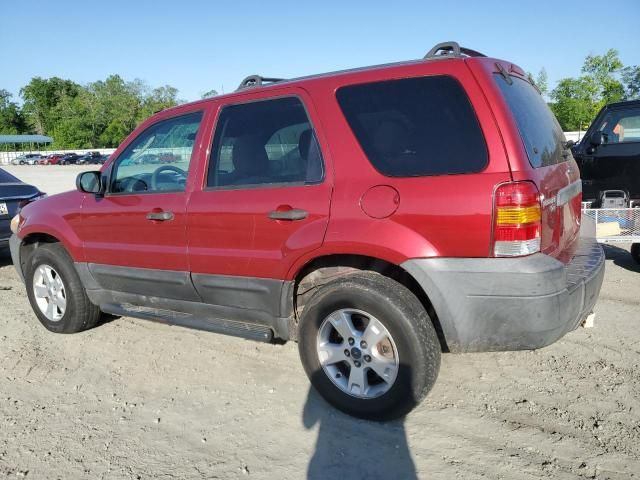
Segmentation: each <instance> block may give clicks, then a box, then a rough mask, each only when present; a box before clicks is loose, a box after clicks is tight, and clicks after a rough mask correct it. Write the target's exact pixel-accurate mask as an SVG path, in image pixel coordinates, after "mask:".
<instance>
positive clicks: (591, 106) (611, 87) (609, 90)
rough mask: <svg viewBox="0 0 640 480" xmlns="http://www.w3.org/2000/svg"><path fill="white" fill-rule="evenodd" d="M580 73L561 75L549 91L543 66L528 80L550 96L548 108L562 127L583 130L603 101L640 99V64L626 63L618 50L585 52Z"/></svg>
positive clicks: (568, 129)
mask: <svg viewBox="0 0 640 480" xmlns="http://www.w3.org/2000/svg"><path fill="white" fill-rule="evenodd" d="M580 73H581V75H580V76H578V77H569V78H563V79H561V80H560V81H558V84H557V85H556V87H555V88H554V89H553V90H551V91H549V89H548V84H547V73H546V71H545V69H544V68H543V69H542V70H540V72H539V73H538V75H537V76H535V77H534V76H533V75H531V74H529V79H530V80H531V81H532V82H533V83H534V84H535V85H536V86H537V87H538V89H539V90H540V91H541V93H542V94H543V95H544V96H545V97H546V96H548V99H549V102H548V103H549V107H550V108H551V110H552V111H553V113H554V114H555V116H556V118H557V119H558V122H560V126H561V127H562V129H563V130H564V131H565V132H566V131H575V130H585V129H586V128H587V127H588V126H589V124H590V123H591V122H592V121H593V119H594V118H595V116H596V115H597V113H598V111H599V110H600V109H601V108H602V107H603V106H604V105H606V104H608V103H612V102H619V101H622V100H637V99H640V66H638V65H633V66H625V65H624V64H623V63H622V61H621V60H620V57H619V54H618V51H617V50H614V49H609V50H607V52H606V53H605V54H604V55H587V57H586V58H585V59H584V63H583V65H582V69H581V71H580Z"/></svg>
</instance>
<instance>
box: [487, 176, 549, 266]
mask: <svg viewBox="0 0 640 480" xmlns="http://www.w3.org/2000/svg"><path fill="white" fill-rule="evenodd" d="M493 209H494V210H493V219H494V220H493V221H494V225H493V256H494V257H518V256H522V255H531V254H532V253H536V252H539V251H540V233H541V230H542V223H541V218H542V208H541V205H540V192H538V188H537V187H536V185H535V184H534V183H532V182H510V183H504V184H502V185H499V186H498V187H497V188H496V191H495V193H494V207H493Z"/></svg>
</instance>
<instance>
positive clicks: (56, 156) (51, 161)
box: [40, 153, 63, 165]
mask: <svg viewBox="0 0 640 480" xmlns="http://www.w3.org/2000/svg"><path fill="white" fill-rule="evenodd" d="M62 157H63V155H62V154H61V153H51V154H49V155H47V156H46V157H43V158H41V159H40V165H57V164H58V163H59V162H60V159H61V158H62Z"/></svg>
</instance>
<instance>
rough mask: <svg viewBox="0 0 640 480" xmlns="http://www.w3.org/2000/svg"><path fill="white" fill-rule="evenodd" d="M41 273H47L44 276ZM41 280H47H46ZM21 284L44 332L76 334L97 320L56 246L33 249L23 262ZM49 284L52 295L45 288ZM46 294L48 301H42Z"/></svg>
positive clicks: (94, 308) (96, 311)
mask: <svg viewBox="0 0 640 480" xmlns="http://www.w3.org/2000/svg"><path fill="white" fill-rule="evenodd" d="M48 269H50V270H51V271H48ZM45 272H48V274H47V275H44V273H45ZM44 277H49V280H48V281H47V280H45V278H44ZM52 279H53V280H52ZM25 284H26V287H27V296H28V297H29V303H31V308H33V311H34V312H35V314H36V316H37V317H38V320H40V323H42V325H44V326H45V328H46V329H47V330H50V331H52V332H55V333H76V332H81V331H83V330H87V329H89V328H92V327H94V326H95V325H96V324H97V323H98V321H99V320H100V309H99V308H98V307H97V306H95V305H94V304H92V303H91V301H90V300H89V298H88V297H87V294H86V292H85V290H84V287H83V285H82V283H81V282H80V277H78V273H77V272H76V269H75V267H74V266H73V261H72V259H71V257H70V256H69V254H68V253H67V251H66V250H65V249H64V247H63V246H62V245H61V244H59V243H46V244H42V245H41V246H39V247H38V248H36V249H35V250H34V252H33V254H32V255H31V256H30V257H29V259H28V260H27V265H26V268H25ZM52 284H53V285H54V288H55V289H56V290H57V291H56V293H55V294H54V293H52V290H49V287H47V285H52ZM34 285H36V287H35V289H37V290H38V292H39V293H38V294H36V291H35V289H34ZM60 285H62V288H60ZM45 291H46V294H43V292H45ZM46 295H48V298H44V296H46ZM60 297H63V298H64V303H65V304H66V305H64V308H62V307H60V305H59V304H62V302H61V300H60ZM51 298H54V299H55V300H51ZM56 302H57V303H56ZM52 303H54V305H51V304H52ZM45 305H46V306H47V307H48V306H49V305H51V307H52V308H51V309H48V308H47V307H45ZM49 313H51V315H49V317H48V316H47V315H48V314H49ZM51 317H53V318H51Z"/></svg>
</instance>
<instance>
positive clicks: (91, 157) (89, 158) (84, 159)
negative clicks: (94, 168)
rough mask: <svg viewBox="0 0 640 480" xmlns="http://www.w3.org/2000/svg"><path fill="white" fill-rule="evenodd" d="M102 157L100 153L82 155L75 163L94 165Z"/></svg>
mask: <svg viewBox="0 0 640 480" xmlns="http://www.w3.org/2000/svg"><path fill="white" fill-rule="evenodd" d="M101 157H102V155H101V154H100V152H87V153H85V154H84V155H81V156H80V158H78V161H77V162H76V163H77V164H78V165H91V164H93V165H96V164H99V163H100V161H99V159H100V158H101Z"/></svg>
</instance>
